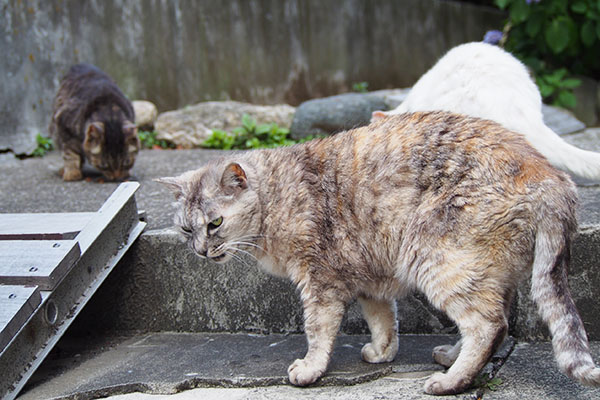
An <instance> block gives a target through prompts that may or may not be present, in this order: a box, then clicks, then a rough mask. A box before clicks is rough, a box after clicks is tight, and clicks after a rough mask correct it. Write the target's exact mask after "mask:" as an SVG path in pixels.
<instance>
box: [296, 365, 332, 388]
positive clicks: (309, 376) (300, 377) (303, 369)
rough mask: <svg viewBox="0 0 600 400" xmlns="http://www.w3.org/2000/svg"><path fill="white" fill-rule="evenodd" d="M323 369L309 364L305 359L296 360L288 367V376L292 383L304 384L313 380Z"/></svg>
mask: <svg viewBox="0 0 600 400" xmlns="http://www.w3.org/2000/svg"><path fill="white" fill-rule="evenodd" d="M324 372H325V371H324V370H323V369H320V368H315V367H314V366H311V364H309V363H308V362H307V361H306V360H304V359H301V360H296V361H294V362H293V363H292V365H290V367H289V368H288V377H289V379H290V382H291V384H292V385H296V386H306V385H310V384H311V383H313V382H315V381H316V380H317V379H319V378H320V377H321V375H323V373H324Z"/></svg>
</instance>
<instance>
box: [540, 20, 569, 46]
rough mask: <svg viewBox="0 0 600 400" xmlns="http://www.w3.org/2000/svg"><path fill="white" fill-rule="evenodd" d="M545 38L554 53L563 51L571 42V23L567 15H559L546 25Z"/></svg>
mask: <svg viewBox="0 0 600 400" xmlns="http://www.w3.org/2000/svg"><path fill="white" fill-rule="evenodd" d="M544 38H545V39H546V44H547V45H548V46H549V47H550V49H551V50H552V52H553V53H554V54H559V53H561V52H563V51H564V50H565V48H566V47H567V45H568V44H569V24H568V22H567V21H566V17H558V18H555V19H554V20H552V22H550V24H548V25H547V26H546V30H545V32H544Z"/></svg>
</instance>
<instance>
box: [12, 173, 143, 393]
mask: <svg viewBox="0 0 600 400" xmlns="http://www.w3.org/2000/svg"><path fill="white" fill-rule="evenodd" d="M138 187H139V183H137V182H126V183H122V184H121V185H119V186H118V187H117V188H116V189H115V191H114V192H113V194H112V195H111V196H110V197H109V198H108V199H107V200H106V202H105V203H104V204H103V205H102V207H101V208H100V209H99V210H98V211H97V212H85V213H57V214H49V213H40V214H35V213H34V214H31V213H30V214H0V398H1V399H9V400H11V399H14V398H15V397H16V396H17V395H18V393H19V391H20V390H21V389H22V387H23V386H24V385H25V383H26V382H27V380H28V379H29V378H30V377H31V375H32V374H33V372H35V370H36V369H37V367H38V366H39V365H40V364H41V363H42V361H43V360H44V358H45V357H46V356H47V355H48V353H49V352H50V350H51V349H52V347H53V346H54V345H55V344H56V342H58V340H59V339H60V337H61V336H62V335H63V334H64V332H65V331H66V329H67V328H68V327H69V326H70V324H71V322H72V321H73V320H74V318H75V317H76V316H77V314H79V312H80V311H81V309H82V308H83V307H84V306H85V304H86V303H87V302H88V301H89V299H90V298H91V297H92V295H93V294H94V293H95V291H96V289H97V288H98V287H99V286H100V284H101V283H102V282H103V281H104V279H105V278H106V277H107V276H108V274H109V273H110V272H111V271H112V269H113V268H114V267H115V266H116V265H117V263H118V261H119V260H120V259H121V258H122V256H123V255H124V254H125V252H126V251H127V249H129V247H130V246H131V245H132V244H133V242H134V241H135V240H136V239H137V237H138V236H139V235H140V234H141V233H142V231H143V229H144V227H145V225H146V224H145V222H143V221H140V214H139V212H138V210H137V205H136V202H135V196H134V194H135V192H136V190H137V189H138Z"/></svg>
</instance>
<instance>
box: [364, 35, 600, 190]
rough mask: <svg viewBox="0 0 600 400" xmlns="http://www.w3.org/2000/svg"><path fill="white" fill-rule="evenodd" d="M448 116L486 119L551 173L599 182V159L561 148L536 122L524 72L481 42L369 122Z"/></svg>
mask: <svg viewBox="0 0 600 400" xmlns="http://www.w3.org/2000/svg"><path fill="white" fill-rule="evenodd" d="M435 110H442V111H450V112H454V113H459V114H466V115H470V116H473V117H479V118H484V119H490V120H493V121H496V122H498V123H500V124H502V125H504V127H506V128H508V129H510V130H513V131H515V132H519V133H521V134H523V135H525V137H526V138H527V140H528V141H529V142H530V143H531V144H532V145H533V147H535V148H536V149H537V150H538V151H539V152H540V153H542V154H543V155H544V156H545V157H546V158H547V159H548V161H550V163H551V164H552V165H554V166H555V167H557V168H559V169H562V170H564V171H567V172H570V173H572V174H574V175H577V176H580V177H583V178H588V179H593V180H600V153H595V152H591V151H586V150H582V149H579V148H577V147H575V146H572V145H570V144H569V143H567V142H565V141H564V140H563V139H562V138H561V137H560V136H558V135H557V134H556V133H555V132H554V131H552V130H551V129H550V128H548V127H547V126H546V125H545V124H544V121H543V119H542V98H541V96H540V92H539V91H538V89H537V86H536V85H535V83H534V82H533V81H532V79H531V77H530V76H529V73H528V71H527V69H526V67H525V66H524V65H523V64H522V63H521V62H520V61H519V60H517V59H516V58H515V57H514V56H513V55H511V54H510V53H508V52H506V51H504V50H502V49H501V48H499V47H497V46H494V45H490V44H487V43H483V42H475V43H466V44H463V45H460V46H457V47H455V48H453V49H451V50H450V51H448V53H447V54H446V55H445V56H444V57H442V58H441V59H440V60H439V61H438V62H437V63H436V64H435V65H434V66H433V67H432V68H431V69H430V70H429V71H427V73H425V75H423V76H422V77H421V78H420V79H419V80H418V81H417V83H416V84H415V85H414V86H413V88H412V90H411V91H410V93H409V94H408V96H407V97H406V99H405V100H404V102H403V103H402V104H400V106H399V107H398V108H396V109H394V110H392V111H388V112H382V111H375V112H374V113H373V118H374V119H376V118H379V117H382V116H385V115H391V114H402V113H405V112H414V111H435Z"/></svg>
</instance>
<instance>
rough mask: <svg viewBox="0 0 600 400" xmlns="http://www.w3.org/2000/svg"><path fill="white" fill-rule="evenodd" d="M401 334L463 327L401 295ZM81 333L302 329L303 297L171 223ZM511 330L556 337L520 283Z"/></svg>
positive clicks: (125, 268) (598, 280)
mask: <svg viewBox="0 0 600 400" xmlns="http://www.w3.org/2000/svg"><path fill="white" fill-rule="evenodd" d="M598 249H600V227H598V226H584V227H583V228H582V229H581V231H580V234H579V236H578V237H577V239H576V240H575V243H574V245H573V250H572V260H573V262H572V266H571V272H570V277H569V282H570V286H571V293H572V295H573V298H574V299H575V302H576V304H577V307H578V309H579V312H580V313H581V317H582V318H583V320H584V323H585V326H586V329H587V332H588V335H589V337H590V339H591V340H600V320H599V319H598V318H597V316H598V315H600V302H598V301H597V298H598V291H597V288H598V287H600V269H599V268H598V265H600V253H599V252H598ZM398 321H399V331H400V333H417V334H440V333H455V332H456V328H455V326H454V324H453V323H452V321H450V320H449V319H448V318H447V317H446V316H445V315H444V314H443V313H441V312H439V311H438V310H436V309H435V308H433V307H432V306H431V305H429V304H428V302H427V300H426V299H425V298H424V297H423V296H422V295H420V294H415V295H413V296H409V297H407V298H405V299H403V300H400V301H398ZM72 329H73V330H74V332H75V333H77V334H85V333H86V332H90V333H92V332H94V333H95V334H98V332H106V333H110V332H111V331H115V332H121V333H127V332H137V331H149V332H158V331H182V332H257V333H269V332H271V333H272V332H274V333H288V332H291V333H297V332H301V331H302V307H301V304H300V302H299V296H298V294H297V292H296V290H295V288H294V287H293V285H292V284H291V283H289V282H288V281H287V280H284V279H280V278H275V277H272V276H270V275H268V274H266V273H265V272H263V271H261V270H260V269H259V268H258V266H257V265H256V262H255V261H253V260H252V259H250V258H245V259H244V262H239V261H232V262H229V263H227V264H225V265H218V264H214V263H211V262H207V261H205V260H202V259H200V258H198V257H197V256H195V255H194V254H193V253H191V251H190V250H189V249H188V248H187V246H186V245H185V244H184V243H182V242H181V241H180V237H179V235H177V234H176V233H175V232H173V231H172V230H170V229H164V230H154V231H149V232H146V233H144V234H143V235H142V236H141V237H140V238H139V239H138V241H137V243H136V244H135V245H134V246H133V247H132V249H131V250H130V251H129V253H128V254H127V255H126V257H125V258H124V259H123V260H122V261H121V263H120V265H119V267H118V268H117V269H116V270H115V271H114V272H113V274H112V275H111V276H110V277H109V278H108V279H107V281H106V282H105V284H104V285H103V287H101V288H100V290H99V291H98V293H97V294H96V296H94V299H92V301H90V303H89V304H88V306H87V308H86V310H85V311H84V313H82V315H81V316H80V317H79V319H78V320H77V321H76V322H75V325H74V327H73V328H72ZM342 332H344V333H347V334H364V333H367V332H368V329H367V325H366V323H365V322H364V320H363V318H362V315H361V313H360V308H359V307H358V305H357V304H352V305H351V306H350V307H349V310H348V312H347V314H346V316H345V318H344V321H343V323H342ZM510 333H511V335H513V336H515V337H517V338H519V339H522V340H539V339H545V340H546V339H548V338H549V336H548V332H547V329H546V326H545V324H544V323H543V322H542V321H541V320H540V318H539V317H538V314H537V311H536V308H535V306H534V304H533V303H532V301H531V300H530V298H529V282H528V281H527V282H524V283H523V284H522V285H521V287H520V288H519V291H518V294H517V297H516V299H515V304H514V306H513V311H512V314H511V331H510Z"/></svg>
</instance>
